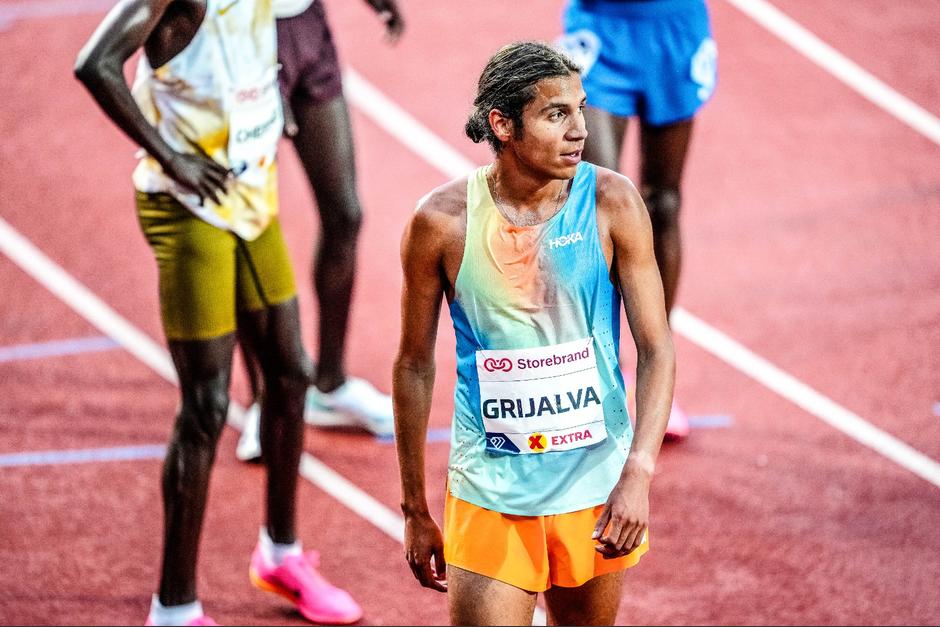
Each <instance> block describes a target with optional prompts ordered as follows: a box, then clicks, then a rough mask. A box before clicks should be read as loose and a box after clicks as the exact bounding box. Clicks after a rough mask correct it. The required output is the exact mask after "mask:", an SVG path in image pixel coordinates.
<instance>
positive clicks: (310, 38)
mask: <svg viewBox="0 0 940 627" xmlns="http://www.w3.org/2000/svg"><path fill="white" fill-rule="evenodd" d="M277 57H278V59H277V60H278V62H279V63H280V64H281V75H280V83H281V93H282V94H284V100H286V101H287V102H288V103H289V104H291V105H293V106H297V105H299V104H310V105H320V104H323V103H325V102H329V101H330V100H333V99H334V98H336V97H337V96H339V95H340V94H341V93H342V91H343V83H342V76H341V74H340V69H339V57H338V56H337V54H336V47H335V46H334V45H333V35H332V34H331V33H330V27H329V26H328V25H327V23H326V14H325V13H324V11H323V2H322V0H314V2H313V3H311V5H310V6H309V7H307V10H306V11H304V12H303V13H301V14H300V15H295V16H294V17H287V18H282V19H278V20H277Z"/></svg>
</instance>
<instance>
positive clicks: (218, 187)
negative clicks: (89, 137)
mask: <svg viewBox="0 0 940 627" xmlns="http://www.w3.org/2000/svg"><path fill="white" fill-rule="evenodd" d="M176 1H178V0H122V1H121V2H119V3H118V4H117V5H115V6H114V8H113V9H111V11H110V12H109V13H108V14H107V15H106V16H105V18H104V20H103V21H102V22H101V24H100V25H99V26H98V28H97V29H96V30H95V32H94V33H93V34H92V36H91V38H90V39H89V40H88V41H87V42H86V43H85V45H84V46H82V49H81V51H80V52H79V53H78V59H77V60H76V62H75V76H76V77H77V78H78V80H80V81H81V82H82V84H83V85H85V87H86V88H87V89H88V91H89V92H91V95H92V96H94V98H95V100H96V101H97V102H98V104H99V105H100V106H101V108H102V109H103V110H104V112H105V113H106V114H107V115H108V117H110V118H111V120H112V121H113V122H114V123H115V124H117V125H118V126H119V127H120V128H121V130H123V131H124V132H125V133H126V134H127V135H128V137H130V138H131V139H132V140H134V141H135V142H136V143H137V144H138V145H140V146H141V147H142V148H143V149H144V150H146V151H147V153H148V154H149V155H150V156H152V157H153V158H154V159H156V160H157V162H158V163H159V164H160V166H161V167H162V168H163V170H164V171H165V172H166V173H167V175H168V176H170V177H171V178H173V179H174V180H175V181H177V182H178V183H180V184H181V185H182V186H184V187H186V188H187V189H191V190H193V191H194V192H196V193H197V194H199V195H200V196H202V197H203V198H205V197H213V198H215V199H216V201H217V202H219V201H220V200H221V194H222V193H223V192H224V191H225V185H226V181H227V177H228V174H229V173H228V170H226V169H225V168H224V167H222V166H221V165H220V164H218V163H216V162H214V161H212V160H211V159H208V158H206V157H204V156H202V155H196V154H184V153H179V152H176V151H175V150H173V149H172V148H171V147H170V146H169V145H168V144H167V143H166V142H165V141H164V140H163V138H162V137H160V134H159V133H158V132H157V129H155V128H154V127H153V126H152V125H151V124H150V123H149V122H148V121H147V119H146V118H145V117H144V115H143V113H142V112H141V110H140V108H139V107H138V106H137V102H135V100H134V97H133V96H132V95H131V91H130V88H129V87H128V85H127V81H126V80H125V79H124V64H125V63H126V62H127V60H128V59H130V58H131V56H133V55H134V53H136V52H137V51H138V50H140V49H141V48H142V47H143V46H144V45H145V44H146V43H147V40H148V39H149V38H150V36H151V35H152V34H153V32H154V30H155V29H156V27H157V25H158V24H159V23H160V20H161V18H162V17H163V15H164V14H165V13H166V11H167V8H168V7H169V6H170V5H171V4H172V3H173V2H176Z"/></svg>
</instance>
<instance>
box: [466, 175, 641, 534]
mask: <svg viewBox="0 0 940 627" xmlns="http://www.w3.org/2000/svg"><path fill="white" fill-rule="evenodd" d="M487 168H488V166H487V167H483V168H480V169H478V170H476V172H474V173H473V174H472V175H471V177H470V180H469V182H468V185H467V227H466V244H465V246H464V255H463V261H462V263H461V266H460V271H459V272H458V274H457V280H456V285H455V290H454V291H455V297H454V299H453V302H452V303H451V305H450V314H451V319H452V320H453V323H454V332H455V333H456V336H457V385H456V389H455V392H454V419H453V432H452V437H451V451H450V463H449V472H448V480H449V486H450V491H451V493H452V494H453V495H454V496H455V497H457V498H459V499H462V500H465V501H468V502H470V503H473V504H474V505H478V506H480V507H484V508H486V509H490V510H495V511H498V512H503V513H507V514H516V515H524V516H536V515H548V514H559V513H564V512H571V511H576V510H579V509H585V508H588V507H593V506H595V505H598V504H601V503H603V502H605V501H606V500H607V497H608V496H609V494H610V491H611V489H613V487H614V484H615V483H616V482H617V479H618V478H619V477H620V473H621V471H622V469H623V464H624V462H625V460H626V457H627V452H628V451H629V449H630V444H631V441H632V439H633V429H632V426H631V423H630V417H629V415H628V413H627V409H626V396H625V393H624V384H623V376H622V374H621V372H620V367H619V344H620V296H619V294H618V293H617V291H616V290H615V289H614V286H613V284H612V283H611V281H610V276H609V269H608V267H607V261H606V259H605V258H604V253H603V250H602V248H601V243H600V239H599V236H598V231H597V218H596V195H595V168H594V166H593V165H591V164H589V163H583V162H582V163H581V164H580V165H579V166H578V169H577V173H576V174H575V177H574V179H573V180H572V182H571V189H570V192H569V195H568V199H567V201H566V202H565V203H564V205H562V207H561V208H560V209H559V211H558V213H557V214H555V215H554V216H553V217H552V218H550V219H549V220H548V221H547V222H544V223H543V224H539V225H535V226H515V225H513V224H511V223H510V222H509V221H507V220H506V219H505V218H504V217H503V215H502V214H501V213H500V212H499V210H498V209H497V207H496V204H495V202H494V201H493V198H492V196H491V195H490V191H489V187H488V185H487V181H486V173H487Z"/></svg>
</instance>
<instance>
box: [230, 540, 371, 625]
mask: <svg viewBox="0 0 940 627" xmlns="http://www.w3.org/2000/svg"><path fill="white" fill-rule="evenodd" d="M319 565H320V554H319V553H317V552H316V551H308V552H306V553H304V554H303V555H292V556H290V557H287V558H285V559H284V562H283V563H282V564H281V565H280V566H272V565H271V564H269V563H268V561H267V560H266V559H265V558H264V555H263V554H262V552H261V547H260V546H257V547H255V551H254V553H252V555H251V568H250V569H249V571H248V575H249V576H250V577H251V583H253V584H254V585H255V587H257V588H260V589H262V590H267V591H268V592H275V593H277V594H280V595H281V596H283V597H284V598H286V599H288V600H289V601H291V602H292V603H294V604H295V605H296V606H297V609H298V610H299V611H300V613H301V614H302V615H303V616H304V618H306V619H307V620H309V621H311V622H314V623H326V624H331V625H349V624H351V623H355V622H356V621H358V620H359V619H360V618H362V608H361V607H359V604H358V603H356V602H355V601H354V600H353V598H352V597H351V596H349V594H348V593H347V592H346V591H344V590H340V589H339V588H337V587H336V586H334V585H332V584H331V583H330V582H328V581H327V580H326V579H325V578H324V577H323V575H321V574H320V573H319V571H317V568H318V567H319Z"/></svg>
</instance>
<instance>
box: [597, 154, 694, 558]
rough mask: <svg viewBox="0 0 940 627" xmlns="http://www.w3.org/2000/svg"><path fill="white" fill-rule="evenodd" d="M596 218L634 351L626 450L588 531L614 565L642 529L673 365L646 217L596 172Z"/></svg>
mask: <svg viewBox="0 0 940 627" xmlns="http://www.w3.org/2000/svg"><path fill="white" fill-rule="evenodd" d="M598 218H599V220H598V223H599V225H604V227H605V228H603V229H602V230H605V231H606V232H608V233H609V241H610V243H611V247H612V260H611V265H612V270H613V274H614V276H615V277H616V280H617V282H618V283H619V287H620V293H621V297H622V298H623V304H624V309H625V310H626V314H627V320H628V322H629V324H630V331H631V333H632V335H633V341H634V343H635V344H636V351H637V371H636V381H637V383H636V406H637V409H636V414H637V415H636V432H635V433H634V437H633V445H632V446H631V448H630V453H629V456H628V457H627V462H626V464H625V465H624V468H623V472H622V473H621V476H620V479H619V481H618V482H617V484H616V486H615V487H614V489H613V490H612V491H611V494H610V497H609V498H608V500H607V503H606V505H605V507H604V511H603V512H602V514H601V516H600V518H599V519H598V522H597V526H596V527H595V530H594V538H595V539H597V540H598V542H599V543H600V544H599V546H598V548H597V550H598V552H599V553H601V554H602V555H604V557H607V558H614V557H620V556H622V555H626V554H628V553H630V552H631V551H633V550H634V549H635V548H636V547H638V546H639V545H640V544H642V542H643V538H644V535H645V532H646V530H647V527H648V525H649V489H650V482H651V481H652V478H653V470H654V468H655V464H656V458H657V456H658V455H659V449H660V446H661V445H662V441H663V435H664V434H665V431H666V423H667V422H668V420H669V408H670V406H671V404H672V393H673V386H674V384H675V368H676V362H675V349H674V348H673V343H672V334H671V332H670V330H669V323H668V318H667V314H666V308H665V299H664V296H663V286H662V281H661V279H660V275H659V269H658V267H657V265H656V257H655V254H654V252H653V234H652V228H651V226H650V219H649V214H648V212H647V210H646V206H645V205H644V203H643V199H642V198H641V196H640V194H639V192H638V191H637V190H636V188H635V187H634V186H633V184H632V183H631V182H630V181H629V180H628V179H626V178H625V177H623V176H620V175H619V174H616V173H613V172H610V171H609V170H601V169H598Z"/></svg>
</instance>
